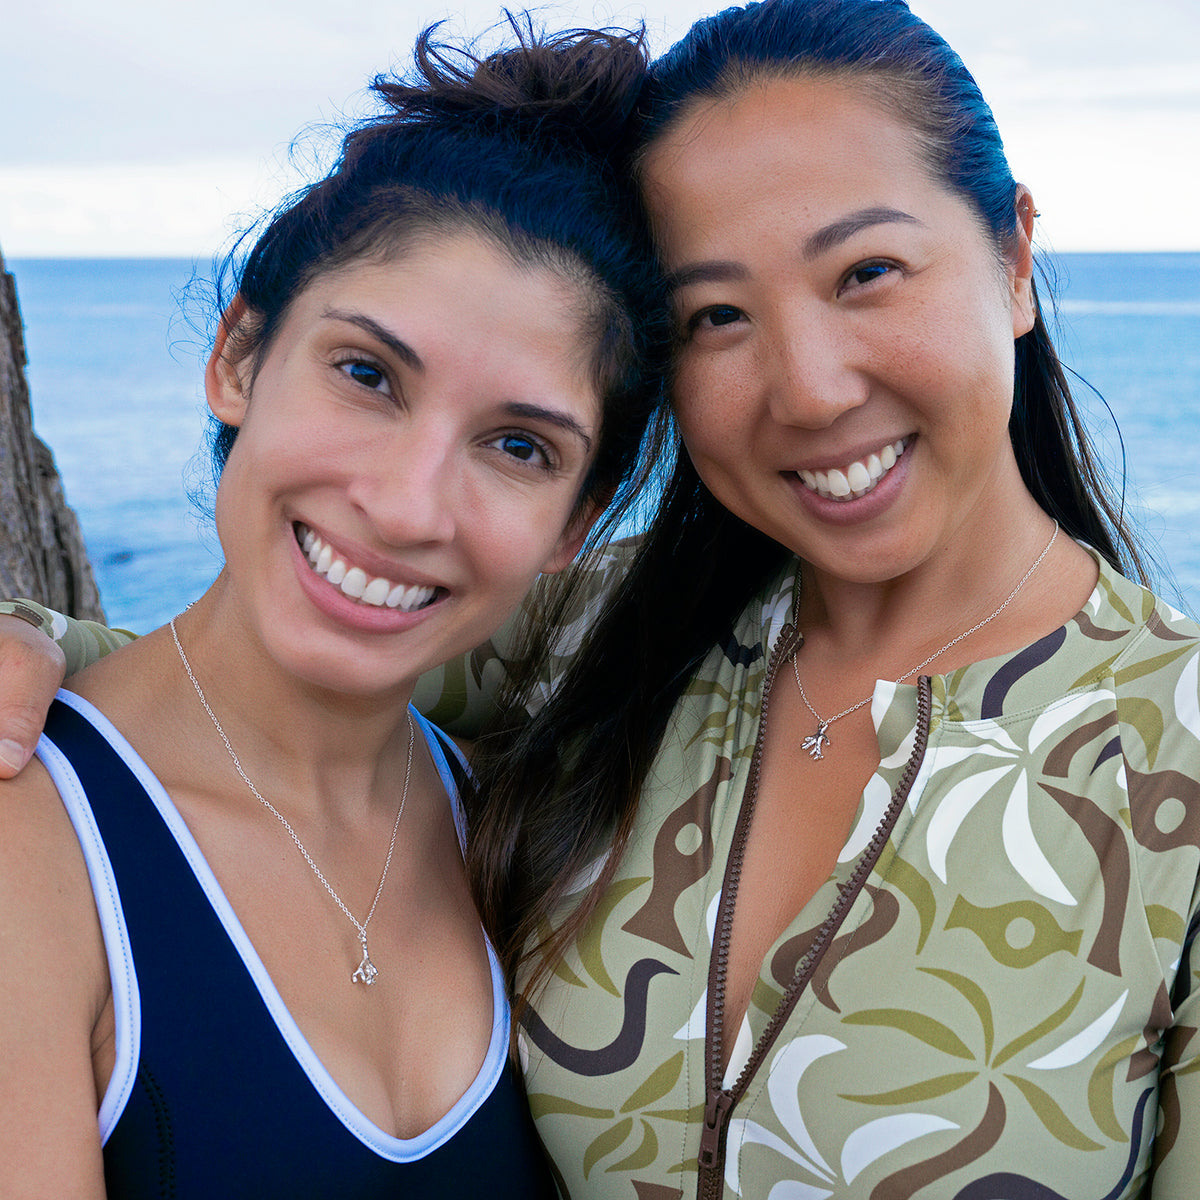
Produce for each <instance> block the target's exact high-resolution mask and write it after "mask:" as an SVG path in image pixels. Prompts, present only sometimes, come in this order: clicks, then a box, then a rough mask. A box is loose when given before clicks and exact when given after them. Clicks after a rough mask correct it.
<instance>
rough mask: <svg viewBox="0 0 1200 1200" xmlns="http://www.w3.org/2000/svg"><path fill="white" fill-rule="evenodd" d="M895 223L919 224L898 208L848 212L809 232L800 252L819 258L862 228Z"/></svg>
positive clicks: (914, 218)
mask: <svg viewBox="0 0 1200 1200" xmlns="http://www.w3.org/2000/svg"><path fill="white" fill-rule="evenodd" d="M896 223H902V224H906V225H920V224H921V222H920V221H918V220H917V218H916V217H914V216H911V215H910V214H909V213H906V212H901V211H900V209H898V208H885V207H877V208H863V209H859V211H858V212H854V213H850V214H849V216H845V217H842V218H841V219H840V220H837V221H833V222H831V223H830V224H829V225H826V226H825V227H824V228H823V229H818V230H817V232H816V233H814V234H811V235H810V236H809V237H807V238H806V239H805V241H804V245H803V246H802V247H801V253H802V254H803V255H804V257H805V259H807V260H809V261H811V260H812V259H814V258H820V257H821V255H822V254H826V253H828V252H829V251H830V250H832V249H834V248H835V247H836V246H840V245H841V244H842V243H843V242H845V241H849V239H850V238H852V237H853V236H854V235H855V234H856V233H860V232H861V231H862V230H864V229H869V228H870V227H871V226H872V225H892V224H896Z"/></svg>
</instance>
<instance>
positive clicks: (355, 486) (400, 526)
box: [349, 420, 463, 546]
mask: <svg viewBox="0 0 1200 1200" xmlns="http://www.w3.org/2000/svg"><path fill="white" fill-rule="evenodd" d="M364 458H365V461H364V462H363V464H362V469H360V470H359V471H358V472H357V473H356V475H355V477H354V479H353V480H352V481H351V483H350V488H349V492H350V500H351V502H352V503H353V504H354V505H355V506H356V507H357V508H358V509H359V510H360V511H361V512H362V513H363V514H364V516H365V517H366V519H367V520H368V521H369V522H370V523H371V525H372V526H373V527H374V529H375V530H376V532H377V533H378V535H379V536H380V538H381V539H382V540H383V541H385V542H386V543H387V544H388V545H392V546H414V545H426V544H437V543H441V542H447V541H449V540H450V539H451V538H453V536H454V533H455V530H456V528H457V515H456V514H457V511H458V505H459V504H460V503H461V501H462V499H463V487H462V481H461V479H459V478H458V457H457V455H456V454H455V441H454V438H453V437H452V435H451V431H450V430H448V429H445V428H439V426H438V424H437V422H434V421H427V420H405V421H401V422H398V423H397V428H396V430H395V432H394V433H393V435H392V436H389V437H381V438H378V439H376V440H375V441H374V442H373V443H372V444H371V445H370V446H369V448H368V450H367V453H366V454H365V455H364Z"/></svg>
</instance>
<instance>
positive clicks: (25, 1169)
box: [0, 763, 108, 1200]
mask: <svg viewBox="0 0 1200 1200" xmlns="http://www.w3.org/2000/svg"><path fill="white" fill-rule="evenodd" d="M0 914H2V915H0V1097H2V1098H3V1103H2V1107H3V1119H2V1120H0V1179H3V1181H4V1182H3V1188H2V1190H3V1193H4V1195H5V1196H6V1197H13V1198H14V1200H40V1198H41V1197H46V1196H71V1197H80V1198H82V1200H101V1198H102V1197H103V1196H104V1194H105V1191H104V1170H103V1161H102V1156H101V1150H100V1134H99V1126H98V1123H97V1119H96V1116H97V1110H98V1107H99V1103H98V1099H97V1094H98V1088H97V1080H96V1073H95V1068H94V1066H93V1054H94V1053H95V1052H96V1049H97V1047H96V1046H94V1045H93V1039H94V1037H95V1030H96V1027H97V1022H98V1020H99V1017H100V1014H101V1013H102V1012H103V1011H104V1008H105V1002H106V999H107V995H108V971H107V964H106V961H105V956H104V945H103V940H102V937H101V933H100V927H99V920H98V918H97V915H96V909H95V904H94V902H93V900H92V892H91V885H90V883H89V881H88V877H87V870H86V866H85V864H84V860H83V855H82V852H81V851H80V848H79V842H78V839H77V838H76V836H75V831H74V829H73V828H72V826H71V823H70V821H69V819H68V817H67V814H66V811H65V810H64V808H63V805H62V802H61V801H60V800H59V797H58V793H57V791H56V790H55V788H54V786H53V784H52V783H51V782H50V780H49V777H48V776H47V775H46V772H45V771H44V769H43V768H42V767H41V764H40V763H36V764H32V765H31V766H30V767H29V768H28V769H27V770H26V771H25V772H24V773H23V774H22V776H21V778H20V780H14V781H11V782H7V783H0Z"/></svg>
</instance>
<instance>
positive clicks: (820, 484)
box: [797, 438, 905, 500]
mask: <svg viewBox="0 0 1200 1200" xmlns="http://www.w3.org/2000/svg"><path fill="white" fill-rule="evenodd" d="M904 448H905V442H904V439H903V438H901V439H900V440H899V441H896V442H891V443H890V444H888V445H886V446H883V447H882V448H881V449H879V450H877V451H876V452H875V453H873V454H868V455H867V456H866V458H864V459H860V460H859V461H857V462H852V463H850V464H849V465H848V466H845V467H842V468H840V469H839V468H837V467H832V468H830V469H829V470H827V471H808V470H804V471H798V472H797V474H798V475H799V477H800V480H801V482H802V483H803V484H804V486H805V487H806V488H808V489H809V491H813V492H816V493H817V494H818V495H820V496H824V497H825V498H826V499H827V500H846V499H850V498H853V499H855V500H857V499H858V498H859V497H860V496H865V495H866V494H867V493H868V492H870V491H873V490H874V488H875V485H876V484H877V483H878V482H879V481H880V480H881V479H882V478H883V477H884V476H885V475H886V474H887V473H888V472H889V471H890V470H891V469H892V468H893V467H894V466H895V465H896V461H897V460H898V459H899V458H900V456H901V455H902V454H903V453H904Z"/></svg>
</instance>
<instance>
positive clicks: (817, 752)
mask: <svg viewBox="0 0 1200 1200" xmlns="http://www.w3.org/2000/svg"><path fill="white" fill-rule="evenodd" d="M1056 537H1058V522H1057V521H1055V522H1054V532H1053V533H1052V534H1051V535H1050V540H1049V541H1048V542H1047V543H1046V547H1045V549H1044V550H1043V551H1042V552H1041V554H1039V555H1038V556H1037V558H1036V559H1034V561H1033V566H1031V567H1030V568H1029V570H1028V571H1026V572H1025V574H1024V575H1022V576H1021V582H1020V583H1018V584H1017V586H1016V587H1015V588H1013V590H1012V591H1011V592H1009V593H1008V599H1006V600H1005V601H1004V603H1003V604H1002V605H1000V607H999V608H998V609H996V611H995V612H994V613H992V615H991V616H990V617H984V618H983V620H982V621H978V622H976V623H975V624H974V625H972V626H971V628H970V629H967V630H965V631H964V632H962V633H960V634H959V635H958V637H956V638H951V639H950V641H948V642H947V643H946V644H945V645H944V646H943V647H942V648H941V649H940V650H935V651H934V652H933V653H932V654H931V655H930V656H929V657H928V658H925V659H922V660H921V661H920V662H919V663H917V665H916V666H915V667H912V668H910V669H909V670H907V671H905V672H904V674H903V675H901V676H900V677H899V678H898V679H893V680H892V682H893V683H903V682H904V681H905V680H906V679H907V678H908V677H909V676H910V675H915V674H916V673H917V672H918V671H919V670H920V669H921V668H922V667H927V666H928V665H929V664H930V663H931V662H933V660H934V659H935V658H937V657H938V656H939V655H941V654H945V653H946V651H947V650H949V649H950V648H951V647H952V646H957V645H958V643H959V642H961V641H962V640H963V639H964V638H969V637H970V636H971V634H973V633H976V632H978V631H979V630H980V629H982V628H983V627H984V626H985V625H986V624H988V622H989V621H994V620H995V619H996V618H997V617H998V616H999V615H1000V614H1001V613H1002V612H1003V611H1004V610H1005V609H1006V608H1007V607H1008V606H1009V605H1010V604H1011V603H1012V602H1013V600H1014V599H1015V597H1016V594H1017V593H1018V592H1019V591H1020V590H1021V589H1022V588H1023V587H1024V586H1025V585H1026V583H1028V582H1029V577H1030V576H1031V575H1032V574H1033V573H1034V571H1036V570H1037V569H1038V567H1040V566H1041V565H1042V559H1044V558H1045V557H1046V555H1047V554H1049V553H1050V547H1051V546H1053V545H1054V539H1055V538H1056ZM797 579H799V576H797ZM798 601H799V596H798V595H797V597H796V602H794V603H793V608H795V607H796V605H797V603H798ZM799 657H800V647H797V648H796V653H795V654H794V655H792V671H793V673H794V674H795V676H796V687H797V688H799V689H800V699H801V700H803V701H804V707H805V708H807V709H808V711H809V712H810V713H812V715H813V716H814V717H815V718H816V722H817V728H816V730H815V732H813V733H810V734H809V735H808V737H806V738H805V739H804V740H803V741H802V742H801V743H800V748H801V749H802V750H807V751H808V755H809V757H810V758H811V759H813V761H814V762H818V761H820V760H821V759H822V758H824V757H825V747H826V746H828V745H829V733H828V730H829V727H830V725H832V724H833V723H834V721H840V720H841V719H842V718H843V717H848V716H849V715H850V714H851V713H852V712H857V711H858V710H859V709H860V708H862V706H863V705H864V704H869V703H870V701H871V700H872V698H873V697H874V695H875V693H874V692H872V693H871V695H870V696H864V697H863V698H862V699H861V700H859V701H858V702H857V703H856V704H851V705H850V707H849V708H843V709H842V711H841V712H840V713H836V714H835V715H834V716H832V717H829V718H825V717H822V716H821V714H820V713H819V712H817V710H816V709H815V708H813V706H812V704H811V703H810V702H809V699H808V697H807V696H806V695H805V694H804V684H802V683H801V682H800V667H799V664H798V663H797V659H798V658H799Z"/></svg>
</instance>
